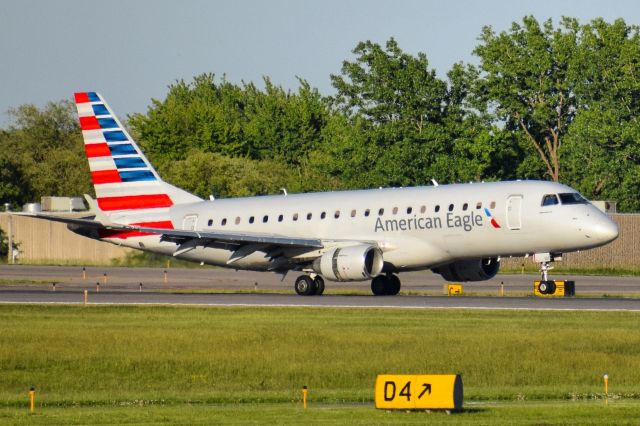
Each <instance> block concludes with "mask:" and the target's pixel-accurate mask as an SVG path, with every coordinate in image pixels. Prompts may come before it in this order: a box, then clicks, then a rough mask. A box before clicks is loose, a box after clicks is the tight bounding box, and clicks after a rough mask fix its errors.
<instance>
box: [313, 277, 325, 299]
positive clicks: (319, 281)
mask: <svg viewBox="0 0 640 426" xmlns="http://www.w3.org/2000/svg"><path fill="white" fill-rule="evenodd" d="M313 282H314V284H315V287H316V291H315V293H314V294H315V295H316V296H322V293H324V279H323V278H322V277H321V276H320V275H317V276H316V277H315V278H314V280H313Z"/></svg>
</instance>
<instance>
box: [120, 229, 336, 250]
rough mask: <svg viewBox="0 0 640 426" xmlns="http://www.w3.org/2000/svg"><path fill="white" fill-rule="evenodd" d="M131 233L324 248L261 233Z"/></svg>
mask: <svg viewBox="0 0 640 426" xmlns="http://www.w3.org/2000/svg"><path fill="white" fill-rule="evenodd" d="M124 229H126V230H131V231H139V232H149V233H153V234H161V235H162V239H163V240H164V241H173V242H182V241H185V240H191V239H199V240H209V241H217V242H224V243H231V244H239V245H244V244H249V243H252V244H273V245H277V246H287V247H307V248H322V247H324V246H323V244H322V242H321V241H320V240H316V239H307V238H295V237H285V236H279V235H272V234H259V233H247V232H243V233H234V232H210V231H187V230H183V229H162V228H146V227H140V226H128V227H126V228H124Z"/></svg>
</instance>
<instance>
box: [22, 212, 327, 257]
mask: <svg viewBox="0 0 640 426" xmlns="http://www.w3.org/2000/svg"><path fill="white" fill-rule="evenodd" d="M16 215H20V216H28V217H33V218H37V219H46V220H52V221H55V222H63V223H68V224H73V225H77V226H82V227H90V228H98V229H109V230H114V231H138V232H144V233H150V234H158V235H161V236H162V239H163V240H164V241H171V242H175V243H178V244H181V243H184V242H187V241H189V240H199V241H200V242H221V243H228V244H237V245H246V244H269V245H275V246H281V247H298V248H311V249H317V248H322V247H324V246H323V244H322V242H321V241H320V240H317V239H307V238H296V237H286V236H280V235H273V234H260V233H247V232H243V233H234V232H215V231H214V232H212V231H189V230H183V229H165V228H149V227H143V226H135V225H123V224H117V223H104V222H101V221H98V220H95V219H94V218H70V217H61V216H54V215H48V214H43V213H16Z"/></svg>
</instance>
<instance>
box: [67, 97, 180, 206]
mask: <svg viewBox="0 0 640 426" xmlns="http://www.w3.org/2000/svg"><path fill="white" fill-rule="evenodd" d="M75 101H76V107H77V109H78V116H79V118H80V128H81V129H82V136H83V137H84V143H85V151H86V153H87V157H88V159H89V169H90V170H91V179H92V181H93V184H94V186H95V190H96V197H97V201H98V206H99V207H100V209H102V210H103V211H105V212H109V211H114V210H129V209H153V208H162V207H171V206H172V205H173V202H172V200H171V198H170V197H169V195H167V194H165V193H159V190H160V189H161V186H160V185H159V184H157V182H158V177H157V176H156V175H155V173H154V172H153V171H152V170H153V169H152V168H151V167H150V165H149V163H148V162H147V159H146V158H144V156H143V155H142V153H141V152H139V150H138V149H137V147H136V146H135V144H134V143H133V140H132V139H131V137H130V136H129V134H128V133H127V132H126V130H125V129H124V128H123V126H122V125H121V124H120V122H119V121H118V119H117V118H116V117H115V115H113V114H112V112H111V110H110V109H109V107H108V106H107V105H106V104H105V103H104V102H103V101H102V99H100V96H99V95H98V94H97V93H95V92H81V93H76V94H75ZM150 183H151V184H150ZM154 183H156V184H155V185H154Z"/></svg>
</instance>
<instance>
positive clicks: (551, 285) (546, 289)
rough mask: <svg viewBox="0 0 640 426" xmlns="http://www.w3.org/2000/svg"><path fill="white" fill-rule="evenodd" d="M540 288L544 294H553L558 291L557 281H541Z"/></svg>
mask: <svg viewBox="0 0 640 426" xmlns="http://www.w3.org/2000/svg"><path fill="white" fill-rule="evenodd" d="M538 290H539V291H540V293H542V294H553V293H554V292H555V291H556V283H555V282H553V281H540V285H538Z"/></svg>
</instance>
